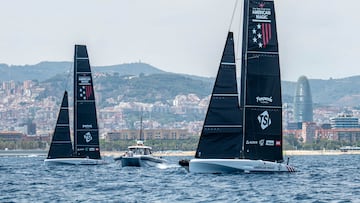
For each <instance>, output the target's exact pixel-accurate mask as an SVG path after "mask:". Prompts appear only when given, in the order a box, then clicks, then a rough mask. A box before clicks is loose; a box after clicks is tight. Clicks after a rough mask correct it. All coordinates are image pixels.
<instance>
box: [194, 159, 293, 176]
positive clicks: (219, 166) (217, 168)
mask: <svg viewBox="0 0 360 203" xmlns="http://www.w3.org/2000/svg"><path fill="white" fill-rule="evenodd" d="M189 171H190V172H192V173H233V172H245V173H251V172H295V168H294V167H292V166H290V165H287V164H283V163H276V162H270V161H262V160H250V159H192V160H190V163H189Z"/></svg>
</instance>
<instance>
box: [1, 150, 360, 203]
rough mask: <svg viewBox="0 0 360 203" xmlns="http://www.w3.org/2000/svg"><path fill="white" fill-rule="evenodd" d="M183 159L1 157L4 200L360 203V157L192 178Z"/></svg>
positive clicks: (308, 159) (298, 159)
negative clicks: (133, 163) (91, 161)
mask: <svg viewBox="0 0 360 203" xmlns="http://www.w3.org/2000/svg"><path fill="white" fill-rule="evenodd" d="M182 158H184V157H167V158H166V159H168V161H169V164H166V165H161V166H159V167H156V168H155V167H153V168H129V167H128V168H121V166H120V165H119V163H116V162H113V161H112V158H111V157H106V159H107V160H108V161H109V162H110V164H108V165H100V166H45V165H44V164H43V159H44V157H0V174H1V175H0V184H1V186H0V202H360V173H359V168H360V164H359V163H360V155H338V156H293V157H292V158H291V163H292V165H294V166H295V167H297V168H298V169H300V172H297V173H291V174H285V173H283V174H223V175H219V174H218V175H215V174H190V173H187V172H186V171H185V169H183V168H180V167H178V166H177V161H178V160H179V159H182Z"/></svg>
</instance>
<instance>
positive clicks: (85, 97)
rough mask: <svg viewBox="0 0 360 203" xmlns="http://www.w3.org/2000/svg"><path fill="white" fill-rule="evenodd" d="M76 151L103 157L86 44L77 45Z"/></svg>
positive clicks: (75, 93) (75, 66) (77, 155)
mask: <svg viewBox="0 0 360 203" xmlns="http://www.w3.org/2000/svg"><path fill="white" fill-rule="evenodd" d="M74 153H75V156H76V157H88V158H91V159H100V158H101V157H100V147H99V129H98V123H97V116H96V105H95V96H94V88H93V79H92V75H91V69H90V63H89V57H88V53H87V50H86V46H84V45H75V56H74Z"/></svg>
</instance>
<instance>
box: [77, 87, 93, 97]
mask: <svg viewBox="0 0 360 203" xmlns="http://www.w3.org/2000/svg"><path fill="white" fill-rule="evenodd" d="M91 95H92V88H91V86H90V85H84V86H81V87H80V90H79V96H80V98H82V99H84V100H87V99H90V96H91Z"/></svg>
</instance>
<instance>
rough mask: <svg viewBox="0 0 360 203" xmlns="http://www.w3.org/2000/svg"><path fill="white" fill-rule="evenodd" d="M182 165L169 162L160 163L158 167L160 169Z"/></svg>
mask: <svg viewBox="0 0 360 203" xmlns="http://www.w3.org/2000/svg"><path fill="white" fill-rule="evenodd" d="M179 167H180V166H179V165H178V164H169V163H160V164H156V168H158V169H163V170H164V169H169V168H179Z"/></svg>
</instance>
